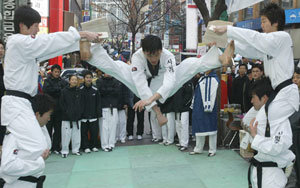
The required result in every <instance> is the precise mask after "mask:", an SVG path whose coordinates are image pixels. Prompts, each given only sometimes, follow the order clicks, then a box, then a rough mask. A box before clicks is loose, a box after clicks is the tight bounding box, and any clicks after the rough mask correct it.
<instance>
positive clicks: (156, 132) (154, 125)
mask: <svg viewBox="0 0 300 188" xmlns="http://www.w3.org/2000/svg"><path fill="white" fill-rule="evenodd" d="M150 123H151V129H152V138H153V139H158V140H161V139H162V132H161V127H160V126H159V124H158V121H157V118H156V114H155V112H154V111H152V110H151V111H150Z"/></svg>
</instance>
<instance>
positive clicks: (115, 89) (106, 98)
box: [96, 74, 122, 152]
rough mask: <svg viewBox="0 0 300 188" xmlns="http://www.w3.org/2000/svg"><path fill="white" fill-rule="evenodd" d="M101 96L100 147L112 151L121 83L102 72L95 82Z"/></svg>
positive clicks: (114, 141)
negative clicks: (102, 74)
mask: <svg viewBox="0 0 300 188" xmlns="http://www.w3.org/2000/svg"><path fill="white" fill-rule="evenodd" d="M96 85H97V88H98V90H99V92H100V96H101V106H102V118H101V121H102V122H101V123H100V138H101V148H102V149H103V151H105V152H109V151H112V150H113V148H114V147H115V143H116V129H117V123H118V108H119V105H120V103H119V101H120V98H121V96H122V95H121V93H122V92H121V90H122V85H121V83H120V82H119V81H117V80H116V79H114V78H113V77H111V76H110V75H108V74H104V76H103V77H102V78H99V79H98V80H97V82H96Z"/></svg>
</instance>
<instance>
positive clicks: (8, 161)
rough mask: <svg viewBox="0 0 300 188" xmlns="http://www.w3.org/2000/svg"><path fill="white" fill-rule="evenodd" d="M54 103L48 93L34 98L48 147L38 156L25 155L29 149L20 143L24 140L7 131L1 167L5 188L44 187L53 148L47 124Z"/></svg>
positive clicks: (1, 181)
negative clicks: (49, 157)
mask: <svg viewBox="0 0 300 188" xmlns="http://www.w3.org/2000/svg"><path fill="white" fill-rule="evenodd" d="M54 104H55V103H54V100H53V99H52V97H50V96H49V95H47V94H37V95H36V96H35V97H34V98H33V100H32V109H33V112H34V115H35V118H36V120H37V121H38V123H39V125H40V127H41V129H42V133H43V135H44V136H45V139H46V143H47V149H45V150H44V151H43V153H42V154H41V155H40V156H39V157H38V158H35V157H33V156H31V157H30V158H28V157H25V153H26V152H27V151H26V150H23V149H22V147H21V145H20V144H22V141H21V140H20V139H18V138H17V137H15V136H14V134H13V133H10V132H7V133H6V136H5V139H4V143H3V154H2V160H1V167H0V177H1V178H2V179H0V187H2V186H3V185H4V187H5V188H15V187H22V188H33V187H42V184H43V182H44V180H45V176H42V174H43V172H44V169H45V160H46V159H47V158H48V156H49V154H50V148H51V140H50V137H49V134H48V131H47V129H46V127H45V125H46V124H47V122H48V121H49V120H50V115H51V113H52V111H53V109H54ZM37 128H39V127H37ZM1 183H2V184H1Z"/></svg>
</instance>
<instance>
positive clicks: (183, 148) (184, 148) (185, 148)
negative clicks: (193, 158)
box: [179, 146, 188, 151]
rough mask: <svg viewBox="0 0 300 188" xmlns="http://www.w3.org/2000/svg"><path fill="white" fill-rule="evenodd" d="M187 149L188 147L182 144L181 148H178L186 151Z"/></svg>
mask: <svg viewBox="0 0 300 188" xmlns="http://www.w3.org/2000/svg"><path fill="white" fill-rule="evenodd" d="M187 149H188V148H187V147H184V146H183V147H181V148H179V150H180V151H186V150H187Z"/></svg>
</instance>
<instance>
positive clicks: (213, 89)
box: [204, 78, 219, 112]
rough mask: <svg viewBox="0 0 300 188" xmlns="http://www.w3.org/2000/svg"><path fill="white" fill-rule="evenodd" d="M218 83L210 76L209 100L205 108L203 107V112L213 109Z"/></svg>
mask: <svg viewBox="0 0 300 188" xmlns="http://www.w3.org/2000/svg"><path fill="white" fill-rule="evenodd" d="M218 85H219V83H218V81H217V80H216V79H215V78H211V86H210V87H211V90H210V100H208V101H207V108H206V109H204V111H205V112H212V111H213V109H214V106H215V102H216V98H217V90H218Z"/></svg>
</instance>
